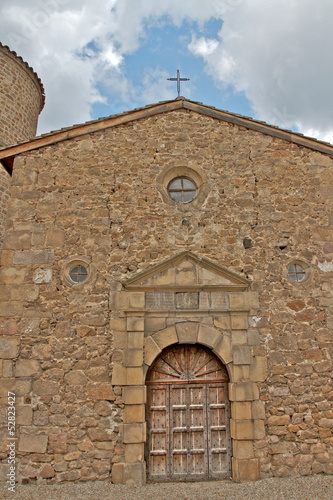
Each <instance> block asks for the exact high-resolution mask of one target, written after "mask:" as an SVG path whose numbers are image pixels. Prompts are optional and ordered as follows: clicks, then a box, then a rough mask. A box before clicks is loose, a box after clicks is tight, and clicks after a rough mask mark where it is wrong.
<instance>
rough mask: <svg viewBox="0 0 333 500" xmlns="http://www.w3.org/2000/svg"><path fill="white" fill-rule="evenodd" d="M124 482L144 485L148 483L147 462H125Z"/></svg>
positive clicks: (132, 484)
mask: <svg viewBox="0 0 333 500" xmlns="http://www.w3.org/2000/svg"><path fill="white" fill-rule="evenodd" d="M123 483H124V484H129V485H131V486H144V485H145V484H146V467H145V464H144V463H140V464H124V472H123Z"/></svg>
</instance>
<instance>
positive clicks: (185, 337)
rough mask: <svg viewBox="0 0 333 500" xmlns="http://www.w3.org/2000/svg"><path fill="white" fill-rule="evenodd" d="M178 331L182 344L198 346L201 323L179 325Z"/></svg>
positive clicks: (191, 322)
mask: <svg viewBox="0 0 333 500" xmlns="http://www.w3.org/2000/svg"><path fill="white" fill-rule="evenodd" d="M176 330H177V335H178V341H179V343H180V344H196V343H197V338H198V330H199V323H196V322H193V321H187V322H186V323H177V324H176Z"/></svg>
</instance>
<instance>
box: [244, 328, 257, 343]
mask: <svg viewBox="0 0 333 500" xmlns="http://www.w3.org/2000/svg"><path fill="white" fill-rule="evenodd" d="M247 338H248V342H247V343H248V345H250V346H251V345H260V335H259V332H258V330H254V329H253V328H252V329H250V330H248V332H247Z"/></svg>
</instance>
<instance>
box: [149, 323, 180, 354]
mask: <svg viewBox="0 0 333 500" xmlns="http://www.w3.org/2000/svg"><path fill="white" fill-rule="evenodd" d="M152 338H153V339H154V341H155V342H156V344H157V345H158V347H159V348H160V349H164V348H165V347H168V346H169V345H172V344H176V343H178V336H177V332H176V327H175V326H169V327H168V328H166V329H165V330H161V331H160V332H157V333H154V335H152Z"/></svg>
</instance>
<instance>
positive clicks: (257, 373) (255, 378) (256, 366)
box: [249, 356, 268, 382]
mask: <svg viewBox="0 0 333 500" xmlns="http://www.w3.org/2000/svg"><path fill="white" fill-rule="evenodd" d="M267 371H268V368H267V359H266V357H264V356H254V357H253V358H252V363H251V366H250V375H249V380H250V381H251V382H264V381H265V380H266V377H267Z"/></svg>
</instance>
